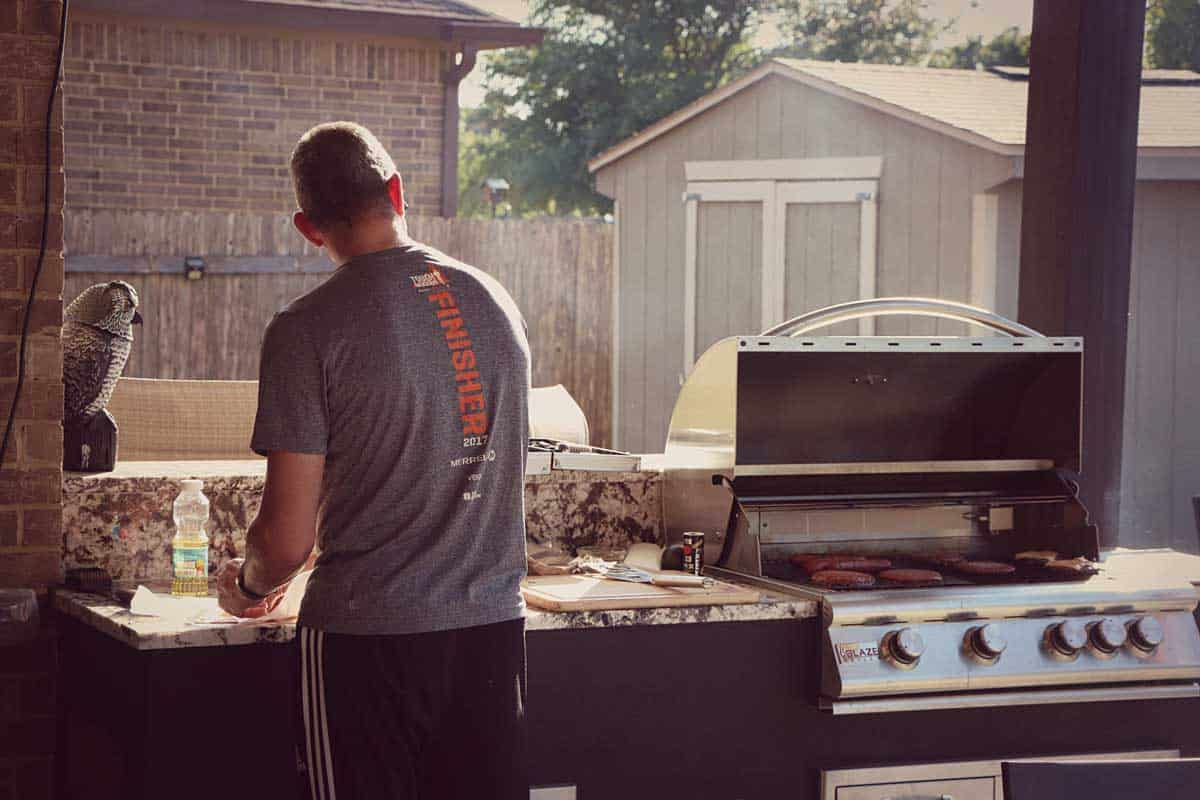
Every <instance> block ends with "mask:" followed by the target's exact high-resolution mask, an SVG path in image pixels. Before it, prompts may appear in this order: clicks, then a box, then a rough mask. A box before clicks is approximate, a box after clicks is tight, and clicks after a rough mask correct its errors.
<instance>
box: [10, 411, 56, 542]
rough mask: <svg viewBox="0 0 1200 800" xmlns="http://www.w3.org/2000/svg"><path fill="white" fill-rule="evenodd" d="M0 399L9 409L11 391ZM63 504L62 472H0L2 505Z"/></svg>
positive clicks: (48, 469)
mask: <svg viewBox="0 0 1200 800" xmlns="http://www.w3.org/2000/svg"><path fill="white" fill-rule="evenodd" d="M0 399H3V401H4V403H5V404H6V405H5V406H4V407H5V408H8V405H7V403H9V402H11V401H12V394H11V389H10V390H8V391H4V390H0ZM10 449H11V445H10ZM61 502H62V471H61V470H57V469H53V468H48V467H42V468H38V469H28V470H15V469H10V468H5V469H2V470H0V505H16V504H30V505H34V504H36V505H53V504H56V503H61ZM0 560H2V559H0Z"/></svg>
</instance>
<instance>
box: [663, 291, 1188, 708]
mask: <svg viewBox="0 0 1200 800" xmlns="http://www.w3.org/2000/svg"><path fill="white" fill-rule="evenodd" d="M894 313H903V314H912V313H916V314H927V315H933V316H939V317H946V318H950V319H954V320H958V321H961V322H967V323H973V324H976V325H981V326H983V327H986V328H990V329H991V333H992V334H993V335H987V336H979V337H968V336H963V337H878V336H876V337H813V336H809V335H807V334H808V333H809V332H810V331H811V330H814V329H816V328H818V327H821V326H824V325H829V324H833V323H835V322H841V321H845V320H849V319H856V318H859V317H862V316H874V315H879V314H894ZM994 334H1003V335H994ZM1082 368H1083V342H1082V340H1080V339H1078V338H1047V337H1043V336H1041V335H1040V334H1038V333H1037V332H1036V331H1032V330H1030V329H1028V328H1025V327H1024V326H1021V325H1019V324H1017V323H1014V322H1011V321H1009V320H1005V319H1003V318H1001V317H997V316H996V315H994V314H991V313H989V312H986V311H983V310H981V309H975V308H972V307H969V306H964V305H961V304H955V303H944V302H941V301H935V300H924V299H914V298H897V299H887V300H874V301H862V302H858V303H849V304H845V305H842V306H834V307H831V308H829V309H823V310H821V311H818V312H814V313H813V314H809V315H805V316H804V317H799V318H797V319H795V320H792V321H791V322H789V323H786V324H785V325H783V326H780V327H779V328H776V329H773V330H771V331H767V332H766V333H765V334H763V335H761V336H743V337H734V338H730V339H726V340H724V341H721V342H718V343H717V344H715V345H714V346H713V347H712V348H710V349H709V350H708V352H706V353H705V354H704V355H703V356H702V357H701V358H700V360H699V361H698V362H697V363H696V365H695V368H694V369H693V371H692V373H691V375H690V376H689V377H688V380H687V381H686V383H685V384H684V386H683V388H682V389H681V391H680V395H679V399H678V401H677V403H676V407H675V412H674V414H673V415H672V419H671V428H670V433H669V437H668V442H667V453H666V473H665V496H664V501H665V503H664V505H665V516H666V527H667V535H668V538H669V539H671V540H672V541H676V540H678V538H679V537H680V535H681V534H682V533H683V532H684V531H690V530H698V531H704V532H705V533H706V534H707V535H708V537H709V546H708V548H707V551H706V554H705V557H706V562H707V563H708V568H709V569H710V570H713V571H715V572H717V573H725V574H727V575H729V576H734V577H739V578H742V579H745V580H751V581H754V582H756V583H758V584H760V585H762V586H764V587H767V588H771V589H774V590H777V591H783V592H787V593H791V594H799V595H804V596H810V597H813V598H815V599H817V600H819V601H820V602H821V605H822V611H823V621H824V626H825V646H824V648H823V651H824V652H823V664H822V694H823V697H822V701H821V702H822V704H823V705H824V706H825V707H827V708H829V709H831V710H833V711H835V712H837V713H855V712H867V711H889V710H901V709H913V708H945V707H953V706H973V705H974V706H978V705H1011V704H1019V703H1045V702H1063V701H1067V700H1079V699H1082V698H1089V699H1094V700H1110V699H1130V698H1135V697H1142V698H1149V697H1160V696H1171V697H1175V696H1180V695H1187V696H1192V695H1196V694H1200V689H1198V687H1197V684H1196V679H1197V678H1200V632H1198V631H1197V627H1196V623H1195V620H1194V619H1193V616H1192V612H1193V611H1194V609H1195V607H1196V593H1195V590H1194V589H1193V588H1192V587H1191V586H1190V585H1189V584H1187V583H1184V582H1178V581H1177V582H1172V581H1170V580H1168V579H1161V578H1156V577H1154V576H1142V575H1138V574H1136V572H1134V571H1132V570H1130V569H1128V568H1122V569H1117V568H1115V567H1114V566H1112V565H1109V564H1104V563H1101V558H1100V555H1101V554H1100V553H1099V550H1098V542H1099V539H1098V536H1097V531H1096V528H1095V526H1094V525H1092V524H1090V523H1089V521H1088V516H1087V511H1086V509H1084V507H1083V506H1082V505H1081V504H1080V502H1079V499H1078V486H1077V485H1076V483H1075V478H1076V476H1077V475H1078V473H1079V471H1080V469H1081V467H1082V465H1081V458H1080V451H1081V429H1082V405H1083V402H1082ZM1030 550H1039V551H1043V550H1046V551H1053V552H1055V553H1057V554H1058V555H1059V557H1060V558H1065V559H1072V558H1075V559H1078V558H1082V559H1086V560H1087V562H1089V563H1094V564H1095V565H1096V570H1097V571H1098V574H1089V571H1081V572H1078V573H1072V572H1070V571H1067V572H1064V571H1062V570H1055V569H1048V568H1045V567H1043V566H1041V565H1039V564H1038V563H1036V562H1019V563H1020V567H1019V568H1018V569H1016V571H1015V572H1013V573H1012V574H1010V575H1004V576H992V577H987V576H979V575H969V574H966V573H964V572H962V571H960V570H958V569H956V568H951V569H948V570H946V571H945V579H944V584H943V585H940V586H936V587H930V588H921V589H915V588H904V587H901V586H897V585H893V584H889V582H887V581H880V582H878V584H877V586H876V587H875V588H872V589H870V590H831V589H820V588H817V587H815V586H813V585H811V583H810V582H809V578H810V577H811V576H810V575H809V574H808V572H807V571H806V570H805V569H803V568H802V567H800V566H797V559H798V558H799V557H800V555H801V554H804V555H807V556H819V555H830V554H833V555H839V554H840V555H848V554H854V555H856V556H863V557H868V556H874V557H885V558H887V559H889V560H891V561H892V562H894V565H895V566H899V567H909V566H927V565H928V562H929V561H930V560H931V558H945V557H947V556H950V555H953V556H954V557H957V558H966V559H974V560H978V559H986V560H993V561H1001V562H1010V563H1016V562H1014V557H1015V555H1016V554H1018V553H1021V552H1024V551H1030ZM1071 577H1074V578H1075V579H1074V580H1071V579H1069V578H1071Z"/></svg>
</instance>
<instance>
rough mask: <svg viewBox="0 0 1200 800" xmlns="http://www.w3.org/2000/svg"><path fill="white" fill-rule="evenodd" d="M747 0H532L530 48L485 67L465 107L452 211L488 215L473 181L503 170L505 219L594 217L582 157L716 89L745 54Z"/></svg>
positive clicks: (598, 205) (751, 19)
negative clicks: (480, 96)
mask: <svg viewBox="0 0 1200 800" xmlns="http://www.w3.org/2000/svg"><path fill="white" fill-rule="evenodd" d="M759 5H760V3H758V2H755V0H536V2H535V4H534V9H533V13H532V15H531V20H530V21H531V23H532V24H534V25H537V26H539V27H544V28H546V29H547V34H546V39H545V41H544V42H543V43H542V44H541V45H540V46H538V47H535V48H514V49H512V50H506V51H503V52H501V53H499V54H497V55H496V56H494V57H492V58H491V60H490V61H489V62H488V65H487V78H486V79H487V86H488V87H489V91H488V92H487V95H486V97H485V98H484V101H483V104H482V105H481V106H480V108H479V109H476V110H475V111H473V112H471V113H469V114H467V115H466V123H467V130H468V135H467V137H466V140H465V141H464V142H463V146H462V148H461V150H460V176H461V178H460V186H461V187H462V189H463V194H462V195H461V198H462V199H461V205H462V208H463V213H476V214H479V213H484V212H485V210H486V213H487V214H489V215H490V214H491V207H490V206H489V205H488V204H487V203H486V201H485V200H484V198H483V196H482V190H481V189H480V188H479V185H480V183H481V182H482V181H483V180H484V179H485V178H488V177H498V178H505V179H506V180H507V181H508V182H509V183H510V184H511V186H512V188H511V190H510V192H509V201H510V203H511V206H512V210H513V213H514V214H516V215H531V214H547V213H548V214H595V213H603V212H605V211H608V210H609V209H610V208H611V201H610V200H609V199H608V198H606V197H603V196H602V195H599V194H597V193H596V192H595V191H594V190H593V189H592V180H591V176H590V175H589V174H588V172H587V161H588V159H590V158H592V157H593V156H595V155H596V154H597V153H599V152H601V151H603V150H604V149H606V148H608V147H610V146H611V145H614V144H616V143H617V142H620V141H621V140H623V139H625V138H627V137H629V136H631V135H632V134H634V133H636V132H637V131H639V130H641V129H643V128H645V127H646V126H648V125H650V124H651V123H653V122H655V121H656V120H658V119H660V118H662V117H663V116H666V115H667V114H669V113H671V112H673V111H675V110H677V109H678V108H680V107H681V106H684V105H686V104H687V103H689V102H691V101H692V100H695V99H696V98H698V97H700V96H702V95H704V94H706V93H707V92H709V91H711V90H712V89H714V88H716V87H717V86H719V85H721V84H722V83H723V82H724V81H725V80H726V79H727V78H728V76H730V75H731V74H733V73H734V72H735V71H737V70H740V69H745V68H746V67H747V66H748V64H749V59H750V58H752V55H753V54H752V51H751V50H750V48H749V46H748V45H747V44H746V40H747V38H748V35H749V33H750V31H751V29H752V27H753V25H754V23H755V20H756V18H757V13H756V10H757V7H758V6H759Z"/></svg>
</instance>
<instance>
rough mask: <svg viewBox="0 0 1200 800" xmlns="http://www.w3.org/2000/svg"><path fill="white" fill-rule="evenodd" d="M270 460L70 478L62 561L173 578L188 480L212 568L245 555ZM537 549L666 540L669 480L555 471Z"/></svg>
mask: <svg viewBox="0 0 1200 800" xmlns="http://www.w3.org/2000/svg"><path fill="white" fill-rule="evenodd" d="M264 472H265V462H259V461H246V462H140V463H139V462H129V463H125V464H119V465H118V468H117V470H116V471H114V472H112V473H104V474H98V475H84V474H80V473H67V474H66V475H65V476H64V486H63V489H64V492H63V494H64V496H63V549H64V556H63V562H64V566H65V567H66V568H67V569H71V568H73V567H101V568H103V569H105V570H107V571H108V573H109V574H110V575H112V577H113V579H114V580H118V581H145V580H157V579H163V578H167V577H169V576H170V573H171V537H172V536H173V535H174V522H173V521H172V519H171V505H172V503H173V502H174V500H175V496H176V495H177V494H178V493H179V490H180V481H181V480H183V479H184V478H193V477H194V478H200V479H202V480H203V481H204V493H205V494H206V495H207V496H208V498H209V501H210V503H211V511H210V516H209V524H208V532H209V537H210V540H211V543H212V546H211V550H210V561H209V569H210V571H214V572H215V570H216V569H218V568H219V567H220V565H221V564H223V563H224V562H225V560H227V559H229V558H234V557H237V556H238V555H240V554H241V553H242V551H243V548H244V546H245V537H246V528H247V527H248V526H249V524H250V522H251V521H252V520H253V519H254V515H255V514H256V513H257V511H258V505H259V502H260V499H261V497H262V486H263V478H264ZM525 521H526V529H527V534H528V538H529V541H530V542H531V543H537V544H541V545H556V546H559V547H561V548H563V549H565V550H567V551H568V552H570V553H572V554H574V553H575V551H576V549H577V548H579V547H583V546H601V547H626V546H628V545H629V544H631V543H634V542H658V543H661V540H662V535H663V532H662V480H661V473H659V472H658V471H657V470H645V471H641V472H576V471H556V472H552V473H550V474H549V475H529V476H527V477H526V479H525Z"/></svg>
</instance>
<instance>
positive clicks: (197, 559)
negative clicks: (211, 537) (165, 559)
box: [171, 545, 208, 578]
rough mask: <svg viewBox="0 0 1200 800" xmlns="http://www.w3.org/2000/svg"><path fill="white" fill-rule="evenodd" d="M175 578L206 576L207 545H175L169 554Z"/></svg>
mask: <svg viewBox="0 0 1200 800" xmlns="http://www.w3.org/2000/svg"><path fill="white" fill-rule="evenodd" d="M171 561H172V562H173V565H174V568H175V577H176V578H207V577H208V545H204V546H203V547H176V548H175V549H174V551H173V552H172V554H171Z"/></svg>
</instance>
